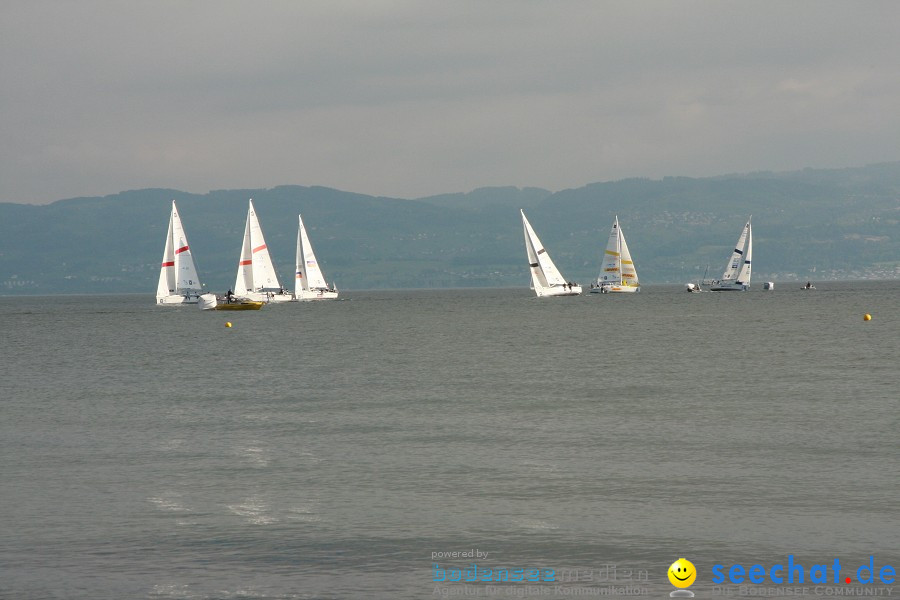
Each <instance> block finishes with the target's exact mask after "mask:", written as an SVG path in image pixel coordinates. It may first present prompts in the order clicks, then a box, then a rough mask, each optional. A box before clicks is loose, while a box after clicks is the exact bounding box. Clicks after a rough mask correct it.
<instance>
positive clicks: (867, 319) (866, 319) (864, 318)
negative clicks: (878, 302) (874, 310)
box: [863, 313, 872, 321]
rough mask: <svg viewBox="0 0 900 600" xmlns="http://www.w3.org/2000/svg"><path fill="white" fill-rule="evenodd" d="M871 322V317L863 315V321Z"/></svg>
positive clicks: (867, 314)
mask: <svg viewBox="0 0 900 600" xmlns="http://www.w3.org/2000/svg"><path fill="white" fill-rule="evenodd" d="M871 320H872V315H870V314H869V313H866V314H865V315H863V321H871Z"/></svg>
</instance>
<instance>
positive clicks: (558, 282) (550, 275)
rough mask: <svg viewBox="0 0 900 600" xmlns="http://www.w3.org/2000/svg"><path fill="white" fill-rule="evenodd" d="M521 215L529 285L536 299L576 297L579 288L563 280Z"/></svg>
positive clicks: (523, 212) (579, 291) (529, 224)
mask: <svg viewBox="0 0 900 600" xmlns="http://www.w3.org/2000/svg"><path fill="white" fill-rule="evenodd" d="M519 212H520V213H522V226H523V227H524V228H525V251H526V252H527V253H528V265H529V266H530V267H531V285H532V287H533V288H534V293H535V294H536V295H537V296H538V298H540V297H542V296H577V295H578V294H580V293H581V286H580V285H576V284H574V283H569V282H567V281H566V280H565V278H563V276H562V274H561V273H560V272H559V269H557V268H556V265H554V264H553V261H552V260H550V255H549V254H547V251H546V250H545V249H544V245H543V244H541V240H540V239H538V236H537V234H536V233H535V232H534V229H532V228H531V223H529V222H528V219H527V218H526V217H525V211H524V210H520V211H519Z"/></svg>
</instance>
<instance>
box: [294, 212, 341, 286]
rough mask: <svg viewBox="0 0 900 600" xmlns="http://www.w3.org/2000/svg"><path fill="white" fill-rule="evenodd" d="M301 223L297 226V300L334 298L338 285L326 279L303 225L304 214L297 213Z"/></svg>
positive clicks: (295, 281)
mask: <svg viewBox="0 0 900 600" xmlns="http://www.w3.org/2000/svg"><path fill="white" fill-rule="evenodd" d="M297 219H298V220H299V225H298V227H297V270H296V277H295V279H294V299H295V300H334V299H335V298H337V297H338V291H337V287H336V286H334V285H333V284H332V285H331V287H329V286H328V283H327V282H326V281H325V276H324V275H323V274H322V268H321V267H320V266H319V262H318V261H317V260H316V254H315V252H313V247H312V244H310V242H309V236H308V235H307V234H306V227H305V226H304V225H303V216H302V215H297Z"/></svg>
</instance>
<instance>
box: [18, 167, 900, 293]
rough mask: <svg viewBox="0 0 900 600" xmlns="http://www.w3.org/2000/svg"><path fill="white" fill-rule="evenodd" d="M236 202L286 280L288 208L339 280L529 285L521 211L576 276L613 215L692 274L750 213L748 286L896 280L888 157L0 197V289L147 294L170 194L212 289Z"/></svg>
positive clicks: (240, 225)
mask: <svg viewBox="0 0 900 600" xmlns="http://www.w3.org/2000/svg"><path fill="white" fill-rule="evenodd" d="M248 198H253V201H254V204H255V205H256V209H257V214H258V215H259V217H260V220H261V223H262V227H263V230H264V232H265V235H266V241H267V242H268V245H269V248H270V249H271V252H272V255H273V258H274V260H275V263H276V268H277V269H278V272H279V275H280V276H281V278H282V280H283V282H284V283H285V285H286V286H290V285H291V282H292V273H293V269H294V265H293V261H294V250H295V248H294V245H295V242H296V223H297V214H298V213H302V214H303V218H304V221H305V222H306V224H307V227H308V228H309V229H310V236H311V239H312V243H313V245H314V246H315V249H316V253H317V255H318V257H319V259H320V262H321V263H322V265H323V267H324V270H325V275H326V277H327V278H328V279H329V280H334V281H336V282H337V284H338V286H339V287H340V288H341V289H345V290H346V289H367V288H408V287H469V286H527V285H528V272H527V268H526V265H525V250H524V242H523V238H522V228H521V222H520V220H519V215H518V209H519V208H520V207H521V208H525V209H526V211H527V213H528V217H529V219H530V221H531V223H532V225H533V226H534V227H535V229H536V230H537V232H538V234H539V235H540V236H541V238H542V240H543V242H544V244H545V246H546V247H547V248H548V250H549V251H550V253H551V255H552V256H553V259H554V261H555V262H556V263H557V265H558V266H559V267H560V269H561V270H562V271H563V273H564V274H565V275H566V277H568V278H569V279H574V280H578V281H580V282H582V283H585V284H586V283H587V282H588V281H589V280H591V279H593V278H595V277H596V276H597V272H598V269H599V262H600V255H601V253H602V251H603V248H604V247H605V245H606V239H607V237H608V235H609V228H610V226H611V224H612V220H613V218H614V216H615V215H618V217H619V220H620V222H621V224H622V228H623V230H624V231H625V233H626V234H627V236H628V243H629V246H630V248H631V251H632V254H633V256H634V259H635V262H636V264H637V268H638V273H639V275H640V277H641V280H642V282H644V283H679V282H683V281H688V280H691V279H695V278H697V277H699V276H701V275H702V274H703V270H704V269H705V268H706V266H707V264H708V265H709V268H710V273H711V274H712V275H718V274H719V273H720V272H721V270H722V269H723V268H724V265H725V262H726V260H727V258H728V256H729V253H730V250H731V247H732V245H733V244H734V242H735V240H736V238H737V236H738V234H739V233H740V229H741V227H742V225H743V224H744V222H745V221H746V219H747V217H749V216H750V215H751V214H752V215H753V233H754V256H753V259H754V260H753V262H754V281H763V280H770V279H771V280H776V281H777V280H787V279H804V280H805V279H807V278H813V279H817V280H823V279H835V278H836V279H855V278H896V277H900V235H898V234H900V228H898V223H900V163H890V164H880V165H872V166H867V167H861V168H850V169H836V170H811V169H807V170H803V171H796V172H788V173H751V174H743V175H727V176H721V177H712V178H702V179H693V178H683V177H667V178H664V179H662V180H649V179H628V180H623V181H614V182H606V183H595V184H591V185H587V186H585V187H582V188H578V189H570V190H564V191H561V192H557V193H552V192H549V191H547V190H541V189H536V188H525V189H518V188H514V187H506V188H484V189H479V190H474V191H472V192H470V193H467V194H447V195H441V196H433V197H428V198H420V199H418V200H402V199H397V198H382V197H374V196H366V195H362V194H351V193H347V192H342V191H339V190H335V189H330V188H323V187H301V186H281V187H276V188H272V189H267V190H220V191H212V192H209V193H208V194H204V195H195V194H187V193H184V192H179V191H175V190H165V189H148V190H137V191H128V192H122V193H120V194H115V195H112V196H105V197H102V198H72V199H68V200H60V201H58V202H55V203H53V204H50V205H46V206H31V205H21V204H9V203H5V204H0V293H2V294H46V293H116V292H146V293H148V294H151V293H153V292H154V291H155V289H156V282H157V278H158V274H159V263H160V260H161V258H162V246H163V238H164V237H165V232H166V227H167V225H168V216H169V206H170V203H171V201H172V200H173V199H174V200H176V201H177V203H178V207H179V212H180V213H181V217H182V221H183V223H184V226H185V229H186V231H187V235H188V239H189V240H190V244H191V248H192V251H193V254H194V257H195V259H196V261H197V266H198V269H199V271H200V276H201V278H202V280H203V281H204V283H205V285H206V286H207V287H208V288H209V289H211V290H214V291H224V290H225V289H227V288H228V287H230V286H232V285H233V284H234V276H235V271H236V265H237V259H238V254H239V252H240V246H241V239H242V235H243V229H244V219H245V217H246V213H247V199H248Z"/></svg>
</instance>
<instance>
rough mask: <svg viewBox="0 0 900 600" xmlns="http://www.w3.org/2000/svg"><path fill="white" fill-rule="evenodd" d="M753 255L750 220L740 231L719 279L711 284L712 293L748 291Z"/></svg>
mask: <svg viewBox="0 0 900 600" xmlns="http://www.w3.org/2000/svg"><path fill="white" fill-rule="evenodd" d="M752 254H753V233H752V232H751V231H750V219H747V224H746V225H744V229H742V230H741V236H740V237H739V238H738V241H737V244H735V246H734V252H732V253H731V258H729V259H728V264H727V265H725V272H724V273H722V278H721V279H716V280H714V281H712V282H711V284H710V288H709V289H710V290H712V291H713V292H746V291H747V290H748V289H750V260H751V255H752Z"/></svg>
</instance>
